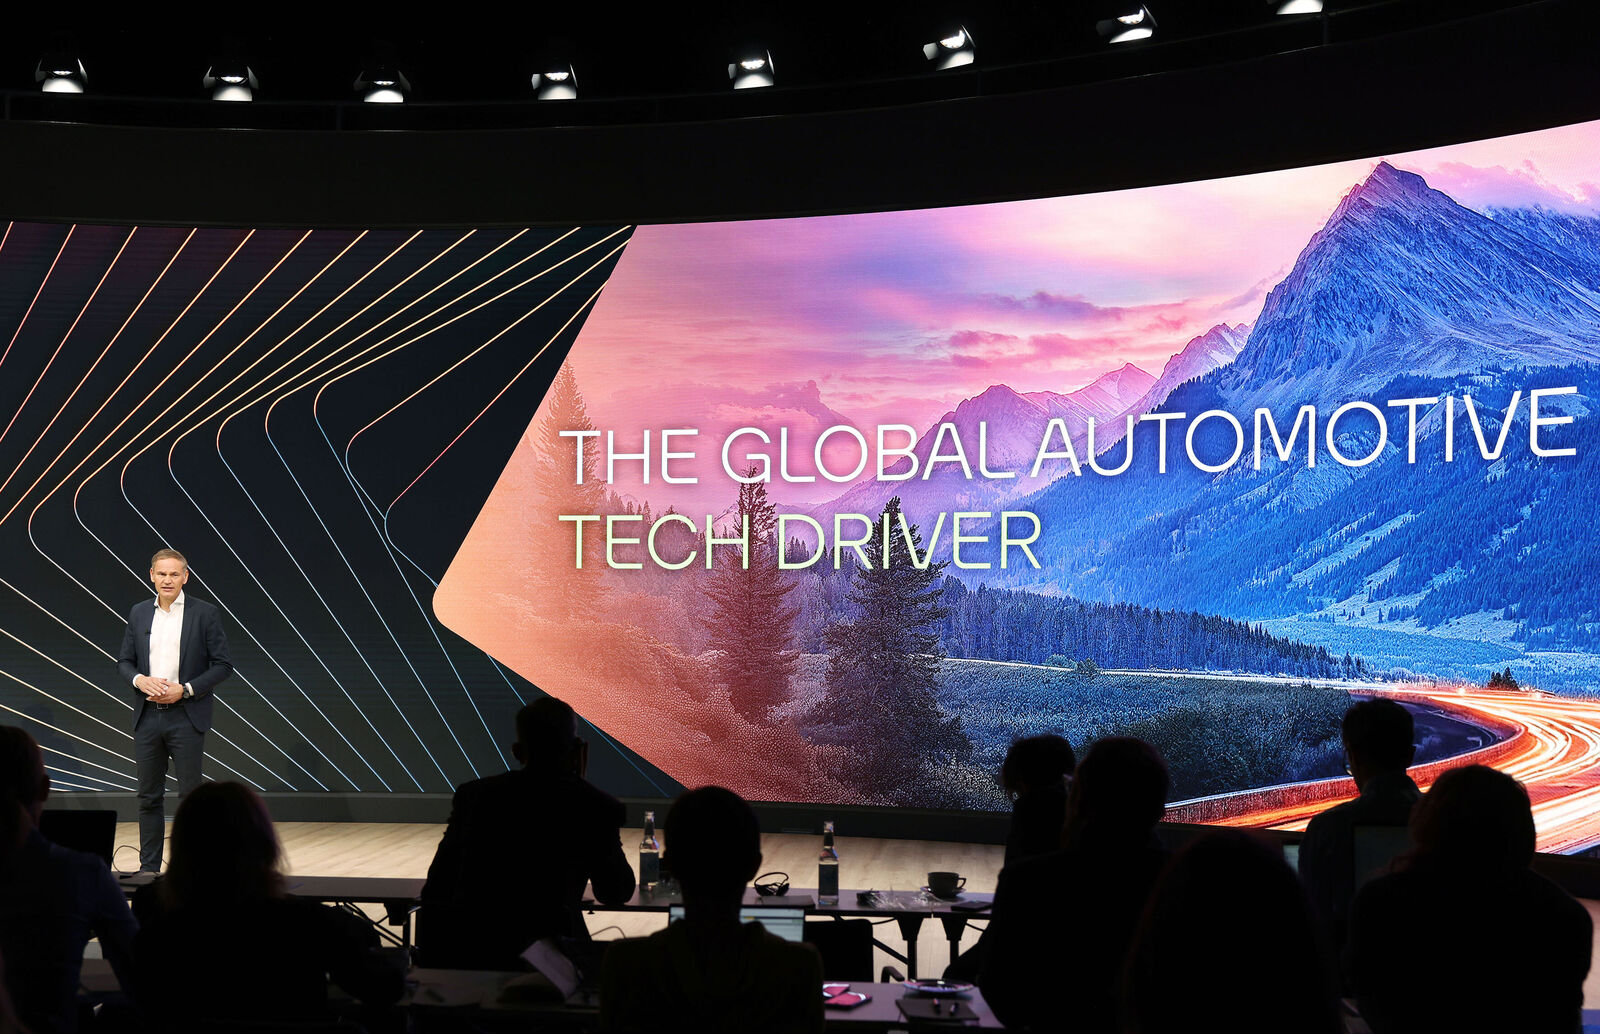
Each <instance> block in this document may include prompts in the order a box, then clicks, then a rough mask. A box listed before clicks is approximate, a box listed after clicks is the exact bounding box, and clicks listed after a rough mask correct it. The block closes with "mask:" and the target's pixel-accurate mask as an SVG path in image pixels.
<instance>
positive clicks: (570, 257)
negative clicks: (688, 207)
mask: <svg viewBox="0 0 1600 1034" xmlns="http://www.w3.org/2000/svg"><path fill="white" fill-rule="evenodd" d="M629 229H631V227H626V226H625V227H623V228H622V229H620V230H617V231H615V232H613V233H608V234H606V235H605V236H604V237H602V238H600V239H599V240H597V241H595V242H594V243H593V244H590V245H587V246H585V247H584V248H583V249H582V250H580V251H575V252H573V253H572V254H571V255H568V256H567V257H566V258H564V259H562V260H561V261H560V262H557V263H556V264H555V265H554V266H551V267H550V268H549V269H545V270H541V271H540V272H539V273H536V274H535V275H533V276H531V277H529V278H528V279H526V280H524V281H523V282H522V283H520V284H518V285H517V286H516V287H511V288H507V289H506V290H505V291H502V292H501V293H500V294H497V295H495V296H494V297H493V298H490V299H489V301H488V302H483V303H481V304H480V305H477V306H474V307H473V308H471V309H468V310H467V311H466V312H464V313H462V314H461V316H466V315H468V314H469V313H472V312H476V311H477V310H478V309H481V308H483V306H484V305H488V304H489V302H494V301H499V300H500V299H501V298H504V297H505V296H506V295H508V294H510V293H511V292H512V291H515V290H518V289H519V288H522V287H525V286H527V285H528V284H531V283H533V281H535V280H537V279H539V277H541V276H544V275H545V273H549V272H552V271H554V270H555V269H557V268H559V267H561V266H564V265H566V264H567V263H568V262H571V261H572V260H573V259H575V258H577V257H578V256H579V255H583V254H585V253H586V252H589V251H592V250H594V249H595V248H598V247H599V246H600V245H602V244H604V243H605V242H606V241H609V240H610V239H611V238H613V237H615V236H617V234H620V233H624V232H626V231H627V230H629ZM626 243H627V242H623V244H619V245H618V246H617V247H615V248H613V249H612V250H611V251H609V252H607V253H606V254H605V255H603V256H602V257H601V258H600V259H599V260H598V261H597V262H595V264H594V265H592V266H590V267H589V268H588V269H585V270H584V271H583V272H582V273H579V274H578V275H577V276H575V277H573V278H572V279H571V280H568V281H567V282H566V283H564V284H562V285H561V286H560V287H559V288H557V289H556V291H555V293H554V294H552V295H550V297H548V298H546V299H545V300H544V301H542V302H540V303H539V304H538V305H536V306H534V307H533V308H532V309H530V310H529V311H528V312H527V313H526V314H525V315H524V316H522V318H521V319H518V320H517V321H516V323H513V324H511V326H509V327H506V328H505V330H502V331H500V333H498V334H496V335H495V336H494V337H491V338H490V339H489V340H487V341H485V342H484V343H483V344H481V345H479V346H477V347H476V348H474V349H473V350H472V351H470V352H468V353H467V354H466V355H464V356H462V357H461V358H460V359H457V360H456V361H455V362H453V363H451V364H450V365H449V366H447V367H445V368H444V369H443V370H441V371H439V372H438V373H436V374H434V375H433V376H432V377H431V378H429V379H428V381H427V383H425V384H423V385H422V386H421V387H420V388H418V389H417V390H415V391H413V392H412V393H411V394H409V395H407V396H406V397H405V398H403V399H401V400H400V401H399V402H396V403H395V404H394V405H392V406H390V407H389V408H388V409H386V410H384V411H383V412H382V413H380V414H378V415H377V416H376V417H373V418H372V419H371V420H369V421H368V422H367V424H366V426H364V427H362V428H361V429H360V430H359V431H357V432H356V433H355V434H354V435H352V436H351V437H350V440H349V441H348V442H346V443H345V447H344V454H345V458H346V462H348V461H349V456H350V450H351V448H353V447H354V446H355V443H356V439H357V438H360V437H361V436H362V435H363V434H365V433H366V431H367V429H368V428H370V427H372V426H373V425H374V424H377V423H379V422H381V421H382V420H384V419H385V418H386V417H388V416H389V414H391V413H393V412H394V411H395V410H397V409H399V408H400V407H401V406H403V405H405V404H406V403H407V402H410V401H411V400H412V399H414V398H416V397H417V396H418V395H420V394H422V393H423V392H424V391H427V390H428V389H429V388H431V387H433V385H435V384H437V383H438V382H439V381H441V380H443V379H444V378H445V377H446V376H448V375H449V374H450V373H452V372H453V371H454V370H455V369H456V368H457V367H459V366H461V365H462V364H463V363H465V362H466V361H467V360H468V359H471V358H472V357H473V356H475V355H477V354H478V353H480V352H482V351H483V350H484V349H485V348H488V347H489V346H490V345H492V344H494V343H495V342H496V341H498V340H500V338H502V337H504V336H505V335H506V334H507V333H509V332H510V331H511V330H512V328H514V327H515V326H517V324H518V323H521V322H522V320H525V319H527V318H528V317H529V316H532V315H533V314H534V313H535V312H538V311H539V310H540V309H542V308H544V306H545V305H547V304H548V303H549V302H550V301H552V300H553V299H555V298H557V297H559V296H560V295H561V292H563V291H565V290H566V289H567V288H569V287H571V286H572V285H573V284H575V283H577V282H578V281H579V280H582V279H583V278H584V277H585V276H587V275H588V274H590V273H592V272H594V270H595V269H597V268H599V267H600V266H602V265H604V264H605V262H606V260H607V259H609V258H610V257H611V256H612V255H615V254H617V253H618V252H620V251H621V250H622V249H623V247H625V246H626ZM596 293H598V292H596ZM461 316H458V317H456V319H460V318H461ZM451 322H454V321H453V320H452V321H451ZM568 322H569V323H570V322H571V321H570V320H569V321H568ZM448 325H449V324H448V323H446V324H444V325H443V326H448ZM434 329H435V330H438V329H440V328H438V327H436V328H434ZM430 333H431V332H430ZM413 340H420V338H417V339H413ZM411 343H412V342H411V341H408V342H406V344H407V345H409V344H411ZM404 347H405V345H401V346H400V348H404ZM397 351H399V348H396V349H393V350H391V351H389V352H385V353H384V354H383V355H381V356H378V357H377V358H375V359H372V360H370V361H369V362H366V363H362V364H361V366H360V367H357V368H356V369H361V368H363V367H366V366H370V365H372V363H375V362H378V361H379V360H382V359H386V358H388V357H389V356H391V355H393V354H394V353H395V352H397ZM354 372H355V370H349V371H346V372H345V373H342V374H340V375H339V376H338V377H336V378H334V380H342V379H343V378H344V377H347V376H349V375H350V374H351V373H354ZM332 384H333V381H329V382H328V384H325V385H323V388H322V391H326V390H327V389H328V387H330V386H331V385H332ZM322 391H318V392H317V398H318V400H319V401H320V400H321V398H322ZM313 411H315V407H314V406H313ZM429 466H432V464H429ZM420 476H421V475H420V474H419V475H418V477H420ZM407 487H409V486H407ZM400 494H401V495H404V494H405V493H404V492H401V493H400ZM390 505H393V504H390Z"/></svg>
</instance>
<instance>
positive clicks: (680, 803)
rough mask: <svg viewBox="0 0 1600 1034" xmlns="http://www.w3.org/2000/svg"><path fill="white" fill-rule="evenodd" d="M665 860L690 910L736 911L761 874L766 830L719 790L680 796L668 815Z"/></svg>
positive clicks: (745, 806) (712, 788)
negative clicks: (725, 906)
mask: <svg viewBox="0 0 1600 1034" xmlns="http://www.w3.org/2000/svg"><path fill="white" fill-rule="evenodd" d="M664 835H665V837H666V854H665V859H666V862H667V866H668V867H669V868H670V869H671V870H672V874H673V876H675V877H677V880H678V883H679V884H680V885H681V886H682V887H683V901H684V907H685V909H686V910H689V911H693V910H694V908H695V907H696V906H697V905H700V904H702V903H704V904H712V905H715V904H725V903H731V904H733V905H737V904H738V902H739V899H740V898H741V896H742V895H743V894H744V887H745V884H747V883H749V882H750V881H751V880H752V879H754V878H755V875H756V871H757V870H758V869H760V868H761V827H760V825H759V824H758V823H757V822H756V814H755V812H753V811H751V810H750V805H748V804H746V803H745V802H744V798H742V797H740V796H739V795H738V794H736V793H734V792H733V791H732V790H726V789H723V788H722V787H720V786H702V787H700V788H699V789H696V790H688V791H685V792H684V793H683V794H681V795H679V797H678V799H677V800H676V801H674V802H673V803H672V810H671V811H669V812H667V824H666V828H665V831H664Z"/></svg>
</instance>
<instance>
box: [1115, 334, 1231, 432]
mask: <svg viewBox="0 0 1600 1034" xmlns="http://www.w3.org/2000/svg"><path fill="white" fill-rule="evenodd" d="M1249 337H1250V324H1248V323H1240V324H1238V325H1237V326H1232V327H1230V326H1228V325H1227V324H1226V323H1219V324H1217V325H1216V326H1215V327H1212V328H1211V329H1210V330H1208V331H1206V332H1205V333H1204V334H1201V335H1200V336H1199V337H1197V338H1194V339H1192V340H1191V341H1190V342H1189V343H1188V344H1186V345H1184V346H1183V348H1182V349H1181V350H1180V351H1179V352H1178V353H1177V354H1175V355H1174V356H1172V358H1170V359H1168V360H1167V364H1166V365H1165V366H1163V367H1162V368H1161V376H1160V377H1157V378H1156V381H1155V383H1154V384H1152V385H1151V386H1150V389H1149V390H1148V391H1146V392H1145V393H1144V397H1143V398H1141V399H1140V400H1139V402H1138V404H1137V406H1135V407H1133V408H1135V409H1137V410H1138V411H1139V412H1140V413H1148V412H1150V411H1151V410H1152V409H1155V408H1156V407H1157V406H1159V405H1161V403H1163V402H1165V401H1166V400H1167V396H1168V395H1170V394H1172V389H1174V388H1176V387H1177V386H1178V385H1180V384H1182V383H1183V382H1184V381H1192V380H1194V379H1195V378H1196V377H1204V376H1205V375H1206V374H1208V373H1210V372H1211V371H1212V370H1216V369H1220V368H1222V367H1224V366H1227V365H1228V364H1229V363H1231V362H1233V360H1234V357H1235V356H1237V355H1238V354H1239V350H1240V349H1242V348H1244V344H1245V341H1246V340H1248V339H1249Z"/></svg>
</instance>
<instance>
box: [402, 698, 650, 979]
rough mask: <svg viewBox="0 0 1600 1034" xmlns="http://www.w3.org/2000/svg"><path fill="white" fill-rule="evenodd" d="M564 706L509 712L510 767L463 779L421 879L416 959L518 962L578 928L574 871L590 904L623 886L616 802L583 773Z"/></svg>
mask: <svg viewBox="0 0 1600 1034" xmlns="http://www.w3.org/2000/svg"><path fill="white" fill-rule="evenodd" d="M576 718H577V716H576V715H575V714H574V713H573V710H572V708H571V706H569V705H568V704H566V703H563V702H562V701H560V700H557V699H555V698H554V697H545V698H544V699H541V700H536V701H534V702H533V703H531V704H529V705H527V706H526V707H524V708H523V709H522V710H521V711H519V712H518V713H517V742H516V743H515V744H514V745H513V746H512V748H511V750H512V753H513V754H514V755H515V756H516V759H517V760H518V761H519V762H520V763H521V764H522V768H521V769H519V770H517V771H514V772H505V773H502V774H500V775H496V776H490V777H488V778H486V779H475V780H473V781H472V782H469V783H463V784H462V785H461V786H460V787H459V788H457V790H456V795H455V800H454V802H452V805H451V809H450V823H449V825H448V826H447V827H446V829H445V832H444V839H443V840H441V841H440V842H439V849H438V851H437V853H435V854H434V856H433V864H432V865H430V866H429V867H428V881H427V883H426V884H425V885H424V886H423V888H422V913H421V916H420V917H419V923H418V934H417V936H418V949H419V951H420V952H421V953H422V957H423V960H424V964H425V965H429V966H444V967H451V968H462V969H502V970H505V969H520V968H522V963H521V962H520V961H519V959H518V956H519V955H521V953H522V952H523V951H525V950H526V949H527V948H528V947H529V946H530V945H532V944H533V943H535V942H536V941H540V940H543V939H545V938H547V937H556V938H571V939H573V940H576V941H579V942H586V941H587V940H588V928H587V926H586V925H585V924H584V921H583V913H582V911H581V909H580V907H579V906H580V903H581V902H582V900H583V889H584V885H585V884H586V883H591V882H592V883H593V885H594V896H595V898H596V899H597V900H598V901H600V902H601V903H602V904H606V905H620V904H622V903H623V902H625V901H627V900H628V898H630V897H631V896H632V895H633V888H634V875H633V868H632V867H631V866H630V865H629V864H628V857H627V855H625V854H624V853H623V851H622V839H621V837H620V835H619V834H618V827H619V826H621V825H622V821H623V816H624V812H623V808H622V805H621V804H620V803H619V802H618V801H617V800H616V799H615V798H613V797H611V796H610V795H609V794H606V793H604V792H603V791H601V790H598V789H596V788H595V787H594V786H592V785H590V784H589V783H588V782H586V781H585V780H584V778H583V773H584V768H585V765H586V761H587V749H586V745H585V744H584V743H583V741H582V740H580V739H578V735H577V725H576Z"/></svg>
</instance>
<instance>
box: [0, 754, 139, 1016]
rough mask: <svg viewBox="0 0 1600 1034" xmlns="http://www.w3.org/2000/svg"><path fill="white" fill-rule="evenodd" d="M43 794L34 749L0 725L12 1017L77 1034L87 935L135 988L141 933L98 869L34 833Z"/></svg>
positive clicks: (1, 842)
mask: <svg viewBox="0 0 1600 1034" xmlns="http://www.w3.org/2000/svg"><path fill="white" fill-rule="evenodd" d="M49 794H50V778H49V776H47V775H46V774H45V770H44V756H43V755H42V754H41V753H40V751H39V744H38V743H36V742H35V741H34V739H33V737H32V736H30V735H28V733H27V732H25V731H24V730H22V729H18V728H16V727H15V726H9V725H5V726H0V955H3V956H4V957H5V959H6V962H7V963H8V966H7V969H6V974H5V986H6V988H7V989H8V990H9V991H10V995H11V1000H12V1002H13V1003H14V1005H15V1008H16V1011H17V1013H18V1016H19V1018H20V1020H21V1022H22V1024H23V1025H25V1026H26V1027H27V1028H28V1029H29V1030H32V1031H34V1032H35V1034H54V1032H59V1031H73V1030H77V1029H78V1007H77V1002H76V1001H75V999H76V996H77V993H78V975H79V971H80V969H81V967H82V964H83V947H84V945H85V944H87V943H88V941H89V938H90V937H91V936H93V937H98V938H99V939H100V946H101V951H102V953H103V954H104V956H105V958H106V959H107V960H109V961H110V963H111V967H112V970H113V971H114V972H115V973H116V974H117V979H118V980H119V981H121V982H122V986H123V987H128V986H131V982H132V976H133V966H132V958H133V938H134V934H135V933H136V932H137V931H138V924H136V923H135V922H134V920H133V914H132V913H131V912H129V911H128V902H127V899H126V898H125V897H123V894H122V889H121V888H120V887H118V886H117V881H116V879H115V878H113V877H112V875H111V871H110V870H109V869H107V868H106V863H105V862H104V861H102V860H101V859H100V858H99V857H97V856H95V855H92V854H88V853H86V852H83V851H69V850H68V849H66V848H64V847H60V846H58V845H56V844H52V843H51V842H50V841H48V840H46V839H45V838H44V837H43V836H42V835H41V834H40V833H39V815H40V813H41V812H42V811H43V810H44V802H45V798H46V797H48V796H49Z"/></svg>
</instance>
